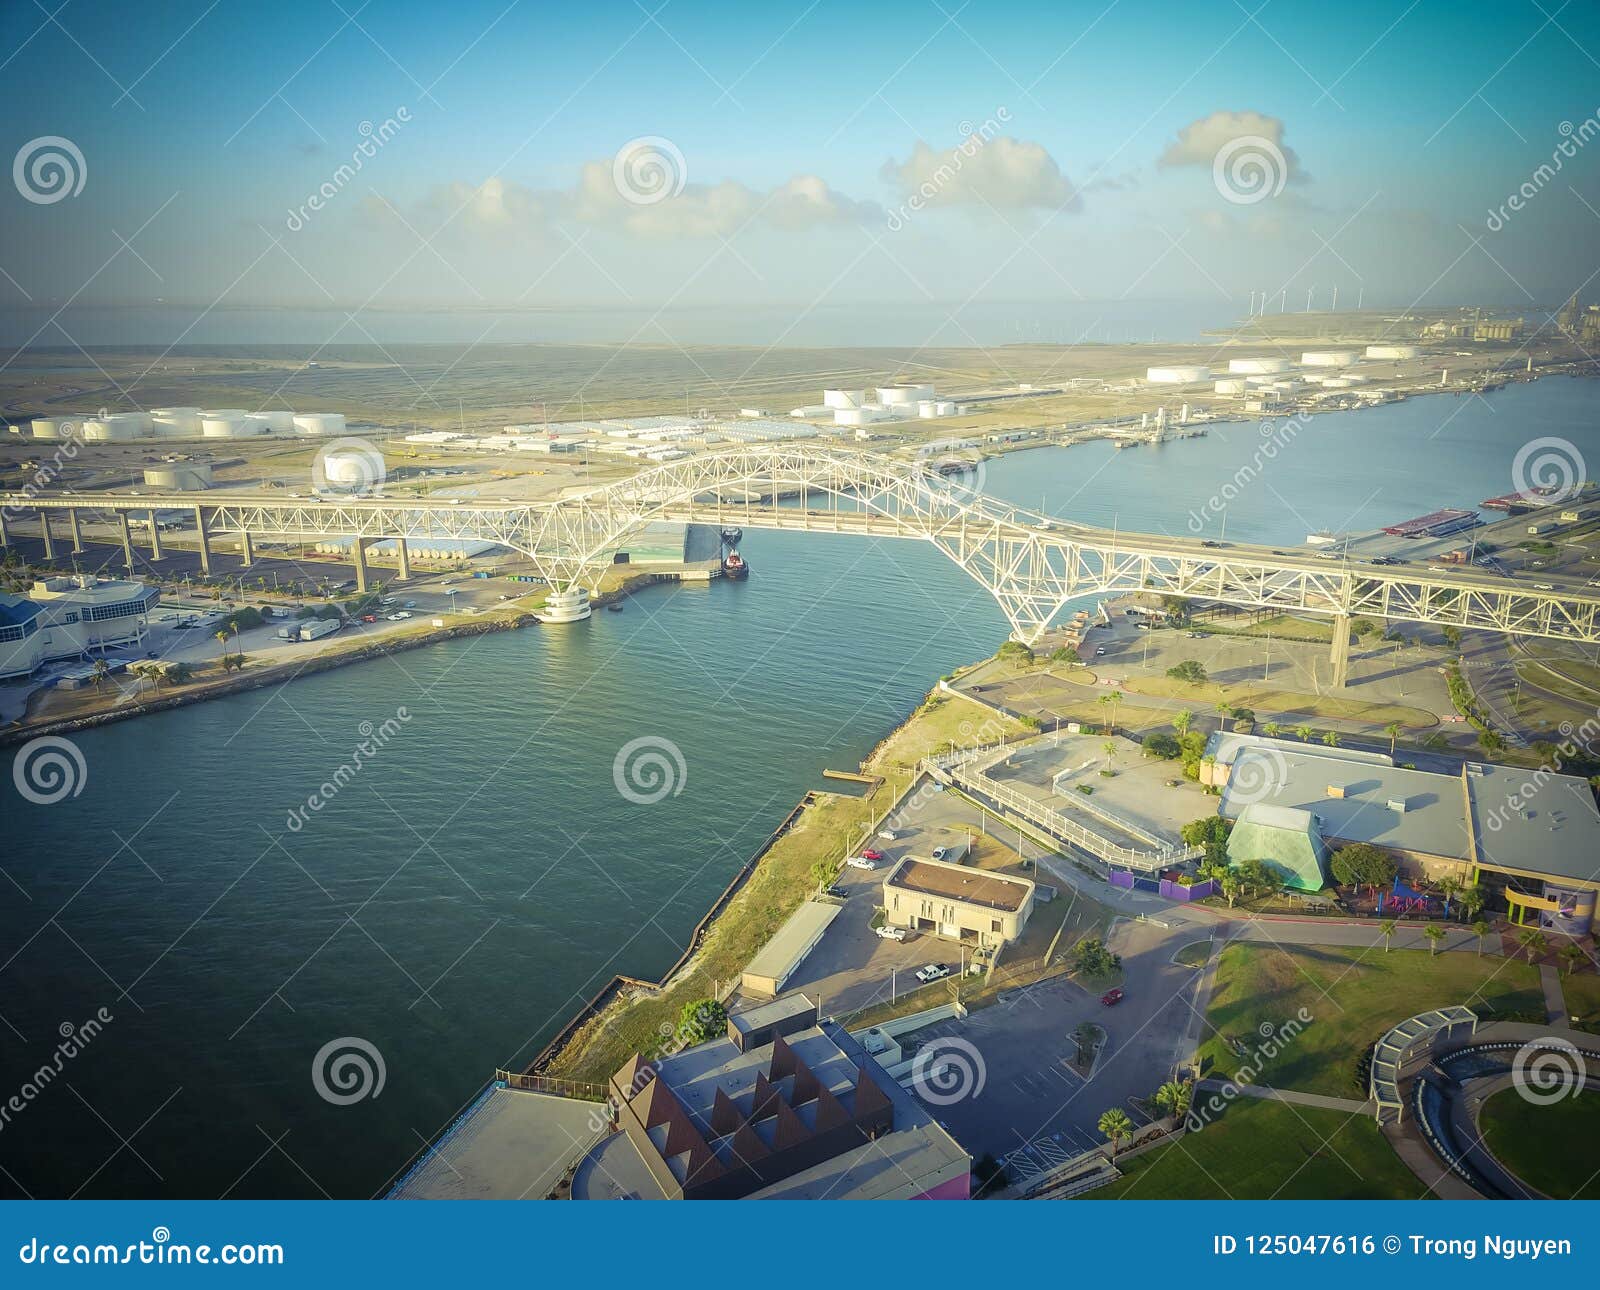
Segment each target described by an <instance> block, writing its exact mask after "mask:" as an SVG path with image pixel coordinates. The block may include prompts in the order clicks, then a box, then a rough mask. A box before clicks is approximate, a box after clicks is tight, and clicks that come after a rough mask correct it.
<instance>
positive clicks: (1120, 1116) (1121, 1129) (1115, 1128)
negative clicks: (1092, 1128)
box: [1099, 1106, 1133, 1159]
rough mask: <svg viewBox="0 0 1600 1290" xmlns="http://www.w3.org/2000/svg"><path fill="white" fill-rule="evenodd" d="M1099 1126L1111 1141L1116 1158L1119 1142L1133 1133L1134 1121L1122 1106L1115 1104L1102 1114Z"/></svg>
mask: <svg viewBox="0 0 1600 1290" xmlns="http://www.w3.org/2000/svg"><path fill="white" fill-rule="evenodd" d="M1099 1128H1100V1132H1101V1133H1103V1134H1104V1135H1105V1137H1106V1139H1107V1140H1108V1141H1109V1142H1110V1143H1111V1156H1112V1158H1113V1159H1115V1158H1116V1154H1117V1144H1118V1143H1119V1142H1121V1141H1122V1140H1123V1139H1124V1138H1126V1137H1128V1136H1130V1135H1131V1134H1132V1133H1133V1121H1132V1120H1130V1119H1129V1118H1128V1114H1127V1112H1126V1111H1124V1110H1123V1109H1122V1108H1121V1107H1119V1106H1114V1107H1112V1108H1111V1109H1110V1110H1109V1111H1106V1112H1104V1113H1103V1114H1102V1115H1101V1116H1100V1125H1099Z"/></svg>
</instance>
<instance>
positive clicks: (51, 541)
mask: <svg viewBox="0 0 1600 1290" xmlns="http://www.w3.org/2000/svg"><path fill="white" fill-rule="evenodd" d="M39 536H40V537H42V538H43V539H44V558H45V559H46V560H54V559H55V558H56V539H55V535H54V534H52V533H51V532H50V512H49V511H45V510H41V511H40V512H39Z"/></svg>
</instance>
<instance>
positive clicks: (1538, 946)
mask: <svg viewBox="0 0 1600 1290" xmlns="http://www.w3.org/2000/svg"><path fill="white" fill-rule="evenodd" d="M1517 944H1518V945H1520V946H1522V948H1523V951H1524V952H1525V953H1526V954H1527V956H1528V962H1530V963H1532V962H1533V956H1534V955H1535V954H1536V953H1537V954H1540V955H1543V954H1544V952H1545V951H1546V950H1548V949H1549V948H1550V939H1549V937H1547V936H1546V935H1545V934H1544V933H1543V932H1541V931H1540V930H1539V929H1538V928H1537V927H1524V928H1523V929H1522V930H1521V931H1520V932H1518V933H1517Z"/></svg>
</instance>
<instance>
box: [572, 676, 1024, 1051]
mask: <svg viewBox="0 0 1600 1290" xmlns="http://www.w3.org/2000/svg"><path fill="white" fill-rule="evenodd" d="M980 731H981V737H980V738H978V739H976V740H975V738H974V736H975V734H977V733H978V732H980ZM1021 733H1023V727H1022V726H1021V725H1020V724H1019V723H1017V722H1015V721H1012V720H1010V719H1009V718H1005V717H1000V716H998V715H997V714H995V713H993V712H991V711H990V710H989V709H987V708H984V707H982V706H981V705H979V704H976V703H974V702H972V701H971V700H970V699H963V698H959V697H952V696H950V695H947V694H944V693H941V692H937V691H936V692H935V693H934V695H933V696H932V697H931V698H930V699H929V700H928V701H927V702H926V703H925V704H924V705H923V706H922V707H921V708H920V709H918V711H917V713H916V714H915V715H914V716H913V717H912V718H911V720H910V721H908V722H907V723H906V724H905V725H903V726H901V727H900V728H899V729H898V730H897V731H895V733H894V734H893V735H891V736H890V737H889V738H888V739H886V740H885V741H884V742H883V743H882V744H880V745H879V746H878V748H877V749H876V750H875V751H874V752H873V754H872V756H871V757H870V758H868V760H867V762H866V766H865V769H866V770H868V771H869V772H871V773H874V774H878V775H882V776H884V779H885V782H884V783H882V784H880V785H878V787H877V788H876V789H874V790H873V791H872V792H871V793H869V794H867V795H866V797H864V798H861V797H845V796H836V795H833V794H823V795H822V796H820V797H819V798H818V799H817V801H816V803H815V804H814V805H813V806H812V807H810V808H809V809H807V810H805V811H803V812H801V814H800V817H799V819H798V820H796V822H795V825H794V827H793V828H792V829H791V830H790V831H789V832H788V833H786V834H784V836H783V837H781V838H779V839H778V841H777V842H776V843H774V844H773V847H772V849H771V850H770V851H768V852H767V854H766V855H765V856H764V857H763V858H762V860H761V863H760V864H759V865H757V866H756V871H755V874H754V875H753V876H752V877H751V879H750V881H749V882H748V883H746V884H745V886H744V888H743V889H742V890H741V891H740V892H739V893H738V894H737V895H736V896H735V897H734V898H733V900H732V901H731V902H729V905H728V907H727V909H725V910H723V912H722V916H721V917H720V918H718V919H717V920H716V922H715V923H713V924H712V926H711V930H710V931H709V932H708V933H707V935H706V939H705V942H704V943H703V944H702V946H701V948H700V952H699V953H698V954H697V955H696V956H695V958H694V959H693V960H692V961H691V964H690V966H689V968H688V969H687V970H686V971H684V972H682V973H680V974H679V976H678V978H677V979H676V980H675V981H674V982H673V983H672V985H671V986H670V987H669V988H668V989H666V990H663V991H661V992H660V993H659V994H650V995H643V994H641V995H640V996H639V997H637V998H634V999H633V1000H631V1001H618V1002H614V1003H612V1004H611V1005H610V1006H609V1007H607V1008H606V1009H604V1010H603V1011H602V1012H601V1014H600V1015H599V1016H597V1017H593V1018H591V1019H590V1020H589V1021H588V1022H586V1023H585V1024H584V1025H583V1026H582V1027H581V1028H580V1029H579V1030H578V1032H577V1033H576V1034H575V1035H574V1036H573V1038H572V1039H571V1041H570V1042H568V1043H567V1045H566V1046H565V1047H564V1048H563V1049H562V1050H561V1051H560V1052H559V1053H558V1054H557V1055H556V1057H555V1060H554V1061H553V1062H552V1063H551V1066H550V1069H549V1070H548V1071H547V1072H546V1073H547V1074H549V1075H554V1076H559V1077H562V1078H566V1079H575V1080H587V1081H590V1082H592V1083H604V1082H605V1081H606V1080H607V1079H609V1078H610V1077H611V1075H612V1074H613V1073H615V1072H616V1071H617V1070H618V1069H619V1068H620V1067H621V1066H622V1064H623V1063H624V1062H625V1061H627V1059H628V1058H629V1057H630V1056H632V1055H633V1054H634V1053H636V1052H639V1053H644V1054H645V1055H646V1056H652V1055H654V1054H655V1053H656V1051H657V1050H658V1049H659V1048H660V1046H661V1042H662V1033H663V1031H662V1028H663V1027H665V1029H666V1033H668V1034H670V1033H671V1031H672V1025H673V1024H675V1022H676V1019H677V1016H678V1014H679V1012H681V1011H682V1009H683V1005H684V1004H685V1003H689V1002H692V1001H693V1000H695V999H700V998H704V997H706V996H707V995H709V994H710V993H711V992H712V989H713V986H714V984H715V983H716V982H725V981H727V980H729V978H731V977H735V976H737V975H739V973H741V972H742V971H744V967H745V965H746V964H747V963H748V962H749V961H750V960H751V959H752V958H753V957H754V956H755V954H756V952H757V951H758V950H759V949H760V948H761V947H762V946H763V945H765V944H766V943H767V942H768V941H769V940H770V939H771V938H772V936H773V934H774V933H776V932H777V930H778V928H780V927H781V926H783V923H784V920H786V919H787V918H788V917H789V915H790V914H792V913H794V911H795V910H796V909H797V908H799V906H800V902H801V901H803V900H804V899H805V898H806V897H807V896H808V895H809V894H810V893H811V891H812V889H813V880H812V877H811V870H812V866H813V865H814V864H815V863H816V862H817V861H818V860H822V859H828V860H835V861H836V860H838V859H839V858H840V857H842V856H843V855H844V854H845V853H846V851H847V850H849V849H851V848H852V847H854V846H857V845H859V844H860V842H861V840H862V828H863V825H864V823H865V821H866V820H867V819H869V818H871V819H873V820H876V819H877V818H878V817H879V816H881V815H882V814H883V812H885V811H886V810H888V808H889V805H890V803H891V802H892V801H893V799H894V795H895V793H897V792H898V791H900V790H901V789H903V788H905V786H906V784H907V783H908V782H909V780H910V778H911V776H912V774H913V773H914V768H915V766H916V764H917V762H918V761H919V760H920V759H921V758H922V757H924V756H925V755H927V754H928V753H929V752H931V751H933V750H934V749H935V748H939V747H942V746H947V745H948V744H950V743H952V742H953V743H955V744H957V745H967V744H971V743H973V742H993V741H994V740H999V739H1010V738H1015V737H1016V736H1017V735H1019V734H1021ZM773 823H774V824H776V823H777V821H776V820H774V821H773ZM1045 908H1047V909H1048V908H1049V906H1046V907H1045ZM923 1006H929V1005H927V1004H924V1005H923Z"/></svg>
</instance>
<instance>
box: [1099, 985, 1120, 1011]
mask: <svg viewBox="0 0 1600 1290" xmlns="http://www.w3.org/2000/svg"><path fill="white" fill-rule="evenodd" d="M1100 1002H1101V1003H1103V1004H1105V1005H1106V1007H1108V1008H1114V1007H1116V1005H1117V1004H1119V1003H1121V1002H1122V991H1121V990H1120V989H1118V990H1107V991H1106V992H1105V993H1104V994H1102V995H1101V996H1100Z"/></svg>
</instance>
